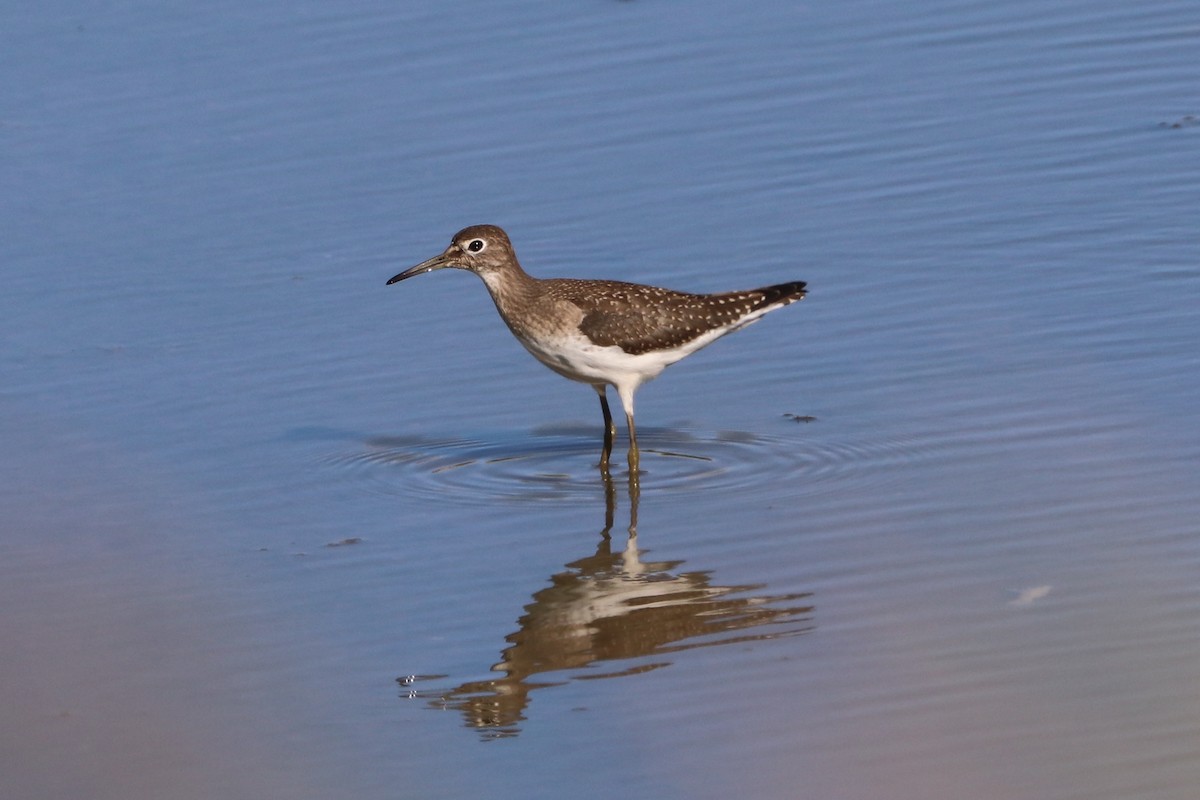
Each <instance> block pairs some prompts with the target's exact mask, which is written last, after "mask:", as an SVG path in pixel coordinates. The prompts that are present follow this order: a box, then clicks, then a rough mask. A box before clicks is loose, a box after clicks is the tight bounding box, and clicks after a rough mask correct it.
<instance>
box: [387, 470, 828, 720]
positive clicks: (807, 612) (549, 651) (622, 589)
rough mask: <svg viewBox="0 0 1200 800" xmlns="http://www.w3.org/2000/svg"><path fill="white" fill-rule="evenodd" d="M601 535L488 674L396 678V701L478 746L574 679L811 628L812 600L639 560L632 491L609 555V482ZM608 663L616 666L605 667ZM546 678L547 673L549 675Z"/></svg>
mask: <svg viewBox="0 0 1200 800" xmlns="http://www.w3.org/2000/svg"><path fill="white" fill-rule="evenodd" d="M606 483H607V485H608V487H609V488H610V491H609V492H607V493H606V496H607V508H606V525H605V534H604V535H603V537H602V538H601V540H600V543H599V545H597V546H596V547H595V552H592V553H589V554H588V555H586V556H584V557H583V558H580V559H578V560H576V561H572V562H571V563H569V564H567V565H566V569H565V570H563V571H561V572H558V573H556V574H554V575H551V576H550V579H549V586H545V587H544V588H542V589H539V590H538V591H536V592H534V594H533V599H532V602H530V603H529V604H528V605H526V606H525V613H524V614H523V615H522V616H521V617H520V619H518V620H517V626H518V627H517V630H516V631H514V632H512V633H510V634H508V636H506V637H505V641H506V642H507V643H508V646H507V647H506V648H504V650H503V651H502V652H501V656H500V661H499V663H497V664H495V665H493V666H492V668H491V671H492V673H494V675H493V676H491V677H487V678H483V679H479V680H469V681H466V682H464V683H461V684H459V685H458V686H455V687H453V688H445V687H444V686H442V687H434V686H430V685H429V684H432V683H435V682H438V681H439V680H440V679H442V678H444V677H446V676H443V675H426V676H420V675H406V676H403V677H400V678H397V679H396V681H397V683H398V684H399V685H400V687H401V695H402V696H403V697H405V698H408V699H424V700H426V701H427V702H428V704H429V706H430V707H431V708H434V709H438V710H453V711H458V712H460V713H461V714H462V715H463V720H464V725H465V726H466V727H468V728H471V729H474V730H476V731H478V732H479V734H480V735H481V736H482V737H483V738H484V739H500V738H507V737H512V736H516V735H518V734H519V733H520V731H521V723H522V722H524V721H525V720H526V714H525V712H526V708H527V707H528V705H529V702H530V694H531V693H532V692H533V690H535V689H543V688H548V687H553V686H561V685H564V684H566V683H568V682H570V681H574V680H587V679H598V678H616V677H625V676H629V675H638V674H641V673H644V672H649V671H651V670H655V669H660V668H662V667H666V666H669V665H670V663H671V659H670V658H668V656H670V655H672V654H676V653H680V652H683V651H686V650H691V649H694V648H699V647H712V646H716V645H723V644H734V643H745V642H759V641H766V640H770V639H777V638H780V637H784V636H796V635H799V634H802V633H807V632H809V631H811V630H813V629H814V628H815V627H816V626H815V623H814V622H813V604H812V600H811V598H812V593H811V592H798V593H796V592H793V593H783V594H769V593H766V592H765V591H764V589H765V588H766V585H765V584H744V585H728V586H723V585H720V584H718V583H717V582H716V581H715V580H714V579H713V575H712V573H711V572H710V571H706V570H684V569H682V566H683V563H684V562H683V561H682V560H673V561H650V560H646V559H644V558H643V555H644V551H642V550H641V549H639V547H638V535H637V534H636V533H633V532H632V531H634V530H635V529H636V525H637V523H636V520H637V497H638V490H637V488H636V485H634V486H630V487H629V498H630V503H631V506H630V508H631V511H630V514H631V521H630V531H631V534H630V536H629V538H628V540H627V543H626V546H625V549H624V550H623V551H617V552H614V551H613V548H612V539H611V537H610V536H609V535H608V533H607V531H608V529H609V528H610V527H611V526H612V522H613V519H612V518H613V510H614V503H615V497H614V492H612V491H611V488H612V486H613V482H612V481H611V480H610V481H607V482H606ZM609 662H616V663H613V664H610V663H609ZM552 673H553V674H552Z"/></svg>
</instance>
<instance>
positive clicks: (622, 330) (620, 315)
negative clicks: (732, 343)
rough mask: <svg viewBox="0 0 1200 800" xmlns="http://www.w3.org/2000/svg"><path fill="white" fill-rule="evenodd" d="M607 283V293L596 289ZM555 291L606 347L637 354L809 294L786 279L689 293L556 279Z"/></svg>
mask: <svg viewBox="0 0 1200 800" xmlns="http://www.w3.org/2000/svg"><path fill="white" fill-rule="evenodd" d="M600 287H603V289H604V291H599V292H598V291H596V290H597V288H600ZM550 289H551V291H552V293H553V294H555V295H557V296H558V297H559V298H560V299H563V300H568V301H570V302H572V303H574V304H575V305H576V306H578V307H579V308H580V309H581V310H582V311H583V312H584V317H583V320H582V321H581V322H580V324H579V329H580V331H581V332H582V333H583V334H584V335H585V336H587V337H588V338H589V339H591V340H592V341H593V342H595V343H596V344H598V345H601V346H613V345H615V346H617V347H620V348H621V349H622V350H624V351H625V352H626V353H629V354H631V355H640V354H642V353H647V352H650V351H652V350H663V349H670V348H673V347H679V346H680V345H683V344H685V343H687V342H689V341H691V340H692V339H695V338H696V337H697V336H700V335H702V334H704V333H706V332H708V331H711V330H713V329H716V328H727V327H730V326H735V325H736V324H737V322H738V320H740V319H742V318H743V317H745V316H746V315H747V314H751V313H753V312H755V311H759V310H761V309H764V308H769V307H772V306H784V305H787V304H788V303H792V302H795V301H796V300H799V299H801V298H802V297H804V294H805V291H804V283H802V282H795V283H784V284H779V285H777V286H768V287H765V288H762V289H752V290H749V291H744V292H729V293H727V294H687V293H684V292H674V291H671V290H670V289H660V288H658V287H654V286H641V285H638V284H630V283H618V282H613V281H571V280H559V281H553V286H552V287H550Z"/></svg>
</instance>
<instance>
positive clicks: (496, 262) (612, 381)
mask: <svg viewBox="0 0 1200 800" xmlns="http://www.w3.org/2000/svg"><path fill="white" fill-rule="evenodd" d="M447 268H452V269H464V270H467V271H469V272H473V273H475V274H476V275H478V276H479V277H480V278H481V279H482V280H483V283H484V285H485V286H486V287H487V290H488V292H489V293H490V294H491V296H492V300H493V302H494V303H495V304H496V310H497V311H498V312H500V317H501V319H503V320H504V323H505V324H506V325H507V326H508V329H509V330H510V331H511V332H512V334H513V336H515V337H516V339H517V341H519V342H520V343H521V344H522V345H523V346H524V347H525V349H526V350H528V351H529V352H530V353H531V354H532V355H533V357H534V358H536V359H537V360H538V361H540V362H541V363H542V364H544V365H545V366H547V367H549V368H550V369H551V370H553V371H554V372H557V373H558V374H559V375H562V376H563V377H564V378H569V379H570V380H573V381H578V382H580V383H586V384H588V385H590V386H591V387H592V388H594V389H595V390H596V393H597V394H598V395H599V396H600V409H601V411H602V412H603V414H604V444H603V449H602V451H601V456H600V464H599V467H600V469H601V471H602V472H603V473H604V474H608V470H609V462H610V457H611V455H612V448H613V439H614V438H615V437H616V432H617V431H616V425H615V424H614V422H613V417H612V412H611V410H610V409H609V406H608V392H607V387H608V386H612V387H613V388H615V389H616V392H617V395H618V397H619V398H620V400H621V405H622V407H623V409H624V411H625V422H626V425H627V426H628V430H629V453H628V463H629V475H630V480H631V481H636V480H637V479H638V475H639V473H640V462H641V458H640V453H639V451H638V445H637V433H636V428H635V426H634V420H633V396H634V393H635V392H636V391H637V389H638V387H640V386H641V385H642V384H643V383H645V382H646V381H648V380H651V379H652V378H655V377H657V376H658V375H659V373H661V372H662V371H663V370H664V369H666V368H667V367H668V366H670V365H671V364H674V363H675V362H676V361H679V360H680V359H682V358H684V357H686V356H689V355H691V354H692V353H694V352H696V351H697V350H699V349H700V348H702V347H706V346H707V345H709V344H712V343H713V342H714V341H716V340H717V339H719V338H721V337H722V336H725V335H726V334H729V333H732V332H734V331H736V330H739V329H741V328H744V327H746V326H747V325H749V324H751V323H753V322H755V321H757V320H758V319H759V318H760V317H762V316H763V315H764V314H768V313H770V312H771V311H774V310H775V309H777V308H783V307H784V306H786V305H789V304H791V303H794V302H796V301H798V300H802V299H803V298H804V296H805V294H807V289H806V286H807V284H806V283H805V282H804V281H791V282H789V283H779V284H775V285H773V286H764V287H762V288H759V289H747V290H745V291H739V292H724V293H718V294H692V293H688V292H677V291H673V290H671V289H663V288H659V287H657V286H646V285H643V284H638V283H626V282H623V281H612V280H581V279H576V278H548V279H547V278H535V277H533V276H531V275H529V274H528V273H526V272H525V270H524V269H522V267H521V263H520V262H519V261H518V260H517V254H516V251H515V250H514V249H513V246H512V242H511V241H510V240H509V238H508V234H506V233H505V232H504V231H503V230H502V229H501V228H499V227H497V226H495V225H471V226H469V227H466V228H463V229H462V230H460V231H459V232H458V233H456V234H454V237H453V238H452V239H451V241H450V246H449V247H447V248H446V249H445V250H444V251H443V252H442V253H440V254H438V255H436V256H434V257H433V258H430V259H427V260H425V261H422V262H421V263H420V264H417V265H416V266H414V267H410V268H408V269H406V270H404V271H403V272H401V273H399V274H398V275H395V276H393V277H392V278H390V279H389V280H388V282H387V285H388V286H391V285H392V284H394V283H399V282H400V281H404V280H408V279H409V278H412V277H414V276H416V275H422V274H424V273H427V272H433V271H434V270H439V269H447Z"/></svg>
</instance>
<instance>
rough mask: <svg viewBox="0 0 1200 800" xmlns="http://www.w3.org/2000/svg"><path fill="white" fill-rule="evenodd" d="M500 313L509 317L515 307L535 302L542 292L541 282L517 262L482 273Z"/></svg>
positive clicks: (481, 276)
mask: <svg viewBox="0 0 1200 800" xmlns="http://www.w3.org/2000/svg"><path fill="white" fill-rule="evenodd" d="M479 277H480V278H482V279H483V282H484V284H486V285H487V288H488V291H489V292H490V293H491V295H492V300H493V301H495V303H496V308H497V310H499V312H500V315H501V316H502V317H504V318H505V319H509V318H511V316H512V313H513V311H514V310H515V309H518V308H521V307H524V306H528V305H530V304H532V303H535V302H536V301H537V299H538V298H539V297H540V296H541V294H542V289H541V287H540V285H539V284H540V282H539V281H538V280H537V279H536V278H534V277H532V276H530V275H529V274H528V273H526V272H525V270H523V269H521V267H520V266H518V265H516V264H511V265H508V266H506V267H505V268H504V269H501V270H492V271H490V272H486V273H480V274H479Z"/></svg>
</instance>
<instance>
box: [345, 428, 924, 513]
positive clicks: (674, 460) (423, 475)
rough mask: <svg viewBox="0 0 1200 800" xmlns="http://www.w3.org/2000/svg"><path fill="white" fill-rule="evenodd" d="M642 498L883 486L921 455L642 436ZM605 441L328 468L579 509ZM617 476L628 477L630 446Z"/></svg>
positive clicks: (548, 436)
mask: <svg viewBox="0 0 1200 800" xmlns="http://www.w3.org/2000/svg"><path fill="white" fill-rule="evenodd" d="M638 443H639V445H640V449H641V469H642V477H641V489H642V493H643V494H653V493H656V492H687V491H706V492H708V491H713V490H726V489H738V488H744V487H748V486H753V485H756V484H760V483H761V482H763V481H764V480H766V481H769V482H775V481H779V480H787V481H788V482H789V486H791V487H793V488H795V489H797V490H799V491H802V490H819V489H820V488H821V487H826V488H828V487H830V486H832V485H834V484H839V485H840V484H843V483H844V481H846V480H854V481H856V482H857V483H858V484H859V485H861V483H862V482H864V481H867V482H875V481H878V480H881V479H884V478H885V477H886V476H887V475H888V474H890V473H892V472H894V471H895V470H894V468H898V467H899V466H902V465H903V464H906V463H910V462H911V461H912V460H913V459H914V458H915V457H916V456H917V455H918V454H917V452H916V451H915V450H914V449H913V448H911V447H907V446H904V445H899V444H897V443H894V442H892V443H871V444H867V445H863V444H853V443H846V442H829V441H824V440H821V439H819V438H818V437H809V436H804V435H799V434H797V435H794V436H791V437H785V436H766V435H762V434H751V433H746V432H741V431H720V432H701V431H696V430H689V429H684V428H657V429H656V428H647V429H644V430H639V431H638ZM598 445H599V441H598V437H597V436H596V431H595V430H594V429H593V428H590V427H587V428H585V427H583V426H580V427H573V428H562V427H559V428H544V429H540V430H536V431H534V432H533V433H532V434H528V435H525V436H516V437H514V436H513V435H511V434H503V435H498V436H495V437H479V438H450V439H436V438H424V437H386V436H381V437H374V438H370V439H367V440H365V441H362V442H361V444H360V446H359V448H357V449H355V450H354V451H353V452H348V453H338V454H334V455H331V456H328V457H326V458H325V459H322V460H323V462H324V463H326V464H328V465H331V466H333V467H335V468H337V469H339V470H342V471H343V472H344V474H345V475H346V476H347V477H348V478H349V479H352V480H359V481H362V482H363V484H364V486H366V487H367V488H369V489H370V490H371V491H376V492H381V493H384V494H392V495H406V496H412V495H419V496H420V495H423V496H428V497H433V498H437V499H439V500H444V499H445V498H446V497H448V496H450V497H456V498H460V499H462V500H465V501H472V500H475V501H493V500H497V499H517V500H523V501H529V500H556V499H563V500H577V499H580V498H590V497H593V496H594V495H595V493H596V490H597V486H598V470H597V461H598V459H599V452H598V450H599V447H598ZM613 466H614V471H613V477H614V479H616V480H618V481H621V480H624V479H625V478H626V471H625V451H624V440H622V439H618V442H617V445H616V447H615V448H614V450H613Z"/></svg>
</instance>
